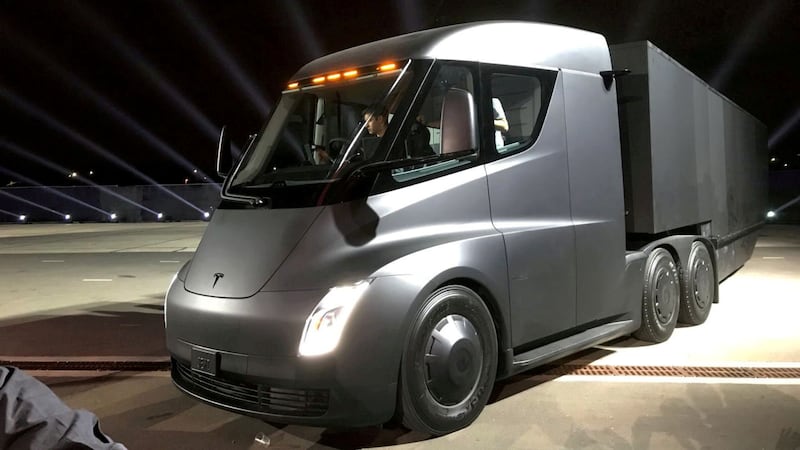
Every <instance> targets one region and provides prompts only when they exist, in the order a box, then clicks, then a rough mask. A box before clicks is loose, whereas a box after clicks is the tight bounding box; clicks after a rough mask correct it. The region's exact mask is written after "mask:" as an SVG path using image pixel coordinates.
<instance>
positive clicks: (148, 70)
mask: <svg viewBox="0 0 800 450" xmlns="http://www.w3.org/2000/svg"><path fill="white" fill-rule="evenodd" d="M74 5H75V6H76V8H74V9H73V10H74V11H77V12H78V14H79V15H81V16H82V18H83V19H84V20H85V21H86V22H89V23H90V24H91V25H92V26H93V27H94V28H95V29H96V30H97V31H98V32H100V34H102V35H103V40H104V41H105V42H108V43H109V44H111V46H113V47H114V48H115V49H116V51H117V53H120V54H122V55H123V56H124V58H125V60H126V61H127V62H128V63H130V64H133V65H134V66H135V67H136V69H137V70H139V71H140V72H141V73H142V74H144V75H145V77H146V78H147V79H149V80H150V81H151V82H152V83H153V84H155V85H156V87H158V89H159V90H160V91H161V92H162V93H163V94H164V95H165V96H167V97H168V98H169V99H170V100H171V101H172V102H173V105H175V106H177V107H179V108H180V109H181V110H182V111H183V112H184V113H185V114H186V115H188V116H189V117H191V118H192V120H193V121H194V122H195V124H196V125H198V126H199V127H200V129H201V130H202V131H203V133H205V134H206V136H208V137H209V138H211V139H212V140H213V141H214V142H216V141H217V140H218V139H219V127H217V126H215V125H213V124H212V123H211V121H210V120H209V119H208V118H207V117H206V116H205V115H203V113H201V112H200V110H199V109H198V108H197V107H196V106H195V105H194V104H192V102H190V101H189V100H188V99H187V98H186V97H185V96H184V95H183V94H181V93H180V92H179V91H178V89H177V88H175V87H174V86H173V85H172V84H171V83H170V82H169V81H167V79H166V77H164V76H163V75H162V74H161V73H160V72H159V71H158V70H156V68H155V67H153V65H152V64H150V63H149V62H148V61H147V59H146V58H145V57H144V55H142V54H141V53H140V52H139V51H138V50H136V49H135V48H133V47H131V46H130V45H128V44H127V43H125V42H124V41H123V40H122V39H121V38H120V37H119V35H118V34H117V33H116V32H114V30H112V29H111V28H110V27H109V26H108V25H107V24H106V21H105V20H103V18H102V17H100V15H99V14H97V13H96V12H94V11H93V10H91V9H90V8H89V7H88V6H87V5H86V4H85V3H75V4H74ZM237 150H238V149H237Z"/></svg>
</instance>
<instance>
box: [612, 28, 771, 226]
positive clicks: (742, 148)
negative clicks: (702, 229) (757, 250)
mask: <svg viewBox="0 0 800 450" xmlns="http://www.w3.org/2000/svg"><path fill="white" fill-rule="evenodd" d="M611 57H612V61H613V64H614V68H615V69H622V68H629V69H631V71H632V74H631V75H630V76H626V77H622V78H619V79H618V89H619V92H620V103H621V108H622V110H621V112H620V117H621V120H622V125H621V128H622V130H623V132H624V133H623V134H624V136H623V140H622V146H623V152H624V153H625V155H624V158H625V159H626V160H628V161H629V162H630V168H629V169H628V173H626V178H627V179H626V182H628V183H630V185H629V186H626V203H627V204H626V206H627V209H628V212H629V213H628V215H627V231H628V232H635V233H651V234H654V233H660V232H664V231H667V230H673V229H676V228H680V227H684V226H687V225H695V224H700V223H704V222H709V221H710V222H711V229H712V231H711V232H712V234H713V236H715V237H719V236H725V235H727V234H730V233H733V232H735V231H738V230H741V229H743V228H746V227H748V226H751V225H753V224H756V223H759V222H761V221H763V217H764V216H763V214H764V213H765V212H766V211H765V205H766V178H767V177H766V172H767V158H766V138H765V128H764V125H763V124H761V122H759V121H758V120H756V119H755V118H754V117H752V116H751V115H750V114H748V113H747V112H745V111H743V110H742V109H741V108H739V107H738V106H736V105H735V104H734V103H732V102H731V101H730V100H728V99H727V98H725V97H724V96H722V95H721V94H719V93H718V92H716V91H715V90H714V89H712V88H711V87H710V86H708V85H707V84H706V83H705V82H703V81H702V80H700V79H699V78H697V77H696V76H695V75H694V74H692V73H691V72H689V71H688V70H686V69H685V68H684V67H683V66H681V65H680V64H678V63H677V62H676V61H675V60H673V59H672V58H670V57H669V56H667V55H666V54H664V53H663V52H662V51H661V50H659V49H658V48H656V47H655V46H653V44H651V43H649V42H637V43H631V44H622V45H615V46H611Z"/></svg>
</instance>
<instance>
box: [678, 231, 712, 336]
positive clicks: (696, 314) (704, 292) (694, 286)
mask: <svg viewBox="0 0 800 450" xmlns="http://www.w3.org/2000/svg"><path fill="white" fill-rule="evenodd" d="M681 290H682V291H683V294H682V296H681V297H682V298H681V310H680V314H679V315H678V321H679V322H681V323H685V324H689V325H700V324H701V323H703V322H705V321H706V319H707V318H708V314H709V313H710V312H711V304H712V303H713V302H714V298H715V297H716V294H717V277H716V276H715V275H714V266H713V265H712V263H711V255H710V254H709V253H708V249H707V248H706V246H705V245H703V243H702V242H694V243H692V248H691V250H690V251H689V260H688V261H687V262H686V270H684V272H683V276H682V279H681Z"/></svg>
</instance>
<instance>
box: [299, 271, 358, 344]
mask: <svg viewBox="0 0 800 450" xmlns="http://www.w3.org/2000/svg"><path fill="white" fill-rule="evenodd" d="M371 281H372V280H365V281H359V282H358V283H356V284H353V285H350V286H339V287H335V288H331V290H330V291H328V293H327V294H325V297H323V298H322V300H320V302H319V304H317V307H316V308H314V311H313V312H312V313H311V315H310V316H308V319H306V326H305V329H304V330H303V337H302V338H301V339H300V356H317V355H324V354H325V353H329V352H331V351H332V350H333V349H335V348H336V346H337V345H338V344H339V338H341V337H342V331H344V326H345V325H346V324H347V319H349V318H350V314H351V313H352V312H353V308H355V306H356V303H358V300H359V299H360V298H361V296H362V295H363V294H364V291H366V290H367V287H369V283H370V282H371Z"/></svg>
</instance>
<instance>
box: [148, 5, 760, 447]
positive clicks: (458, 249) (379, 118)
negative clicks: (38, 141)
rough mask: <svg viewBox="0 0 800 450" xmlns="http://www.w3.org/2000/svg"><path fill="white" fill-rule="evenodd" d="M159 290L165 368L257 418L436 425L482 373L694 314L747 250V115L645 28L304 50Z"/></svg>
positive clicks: (752, 142) (754, 223)
mask: <svg viewBox="0 0 800 450" xmlns="http://www.w3.org/2000/svg"><path fill="white" fill-rule="evenodd" d="M230 147H231V144H230V141H229V139H228V136H227V134H226V132H225V129H224V128H223V131H222V133H221V136H220V143H219V147H218V160H217V163H218V171H219V172H220V175H222V176H224V177H225V181H224V183H223V188H222V195H221V197H222V198H221V200H220V204H219V207H218V208H217V209H216V211H215V212H214V214H213V217H212V218H211V220H210V222H209V224H208V226H207V229H206V231H205V233H204V236H203V238H202V240H201V242H200V244H199V246H198V248H197V251H196V253H195V254H194V256H193V258H192V259H191V261H189V262H188V263H187V264H186V265H185V266H183V267H182V268H181V269H180V270H179V271H178V273H177V274H176V276H175V277H174V278H173V281H172V283H171V284H170V287H169V289H168V292H167V294H166V299H165V307H164V315H165V327H166V343H167V348H168V350H169V353H170V355H171V362H172V365H171V367H172V368H171V376H172V379H173V381H174V384H175V385H176V386H177V387H178V388H180V389H181V390H182V391H184V392H185V393H186V394H188V395H190V396H192V397H194V398H196V399H199V400H201V401H203V402H206V403H208V404H211V405H214V406H217V407H220V408H224V409H227V410H229V411H234V412H237V413H241V414H245V415H250V416H255V417H258V418H261V419H263V420H266V421H270V422H279V423H296V424H307V425H314V426H367V425H373V424H381V423H385V422H388V421H391V420H399V421H401V422H402V423H403V424H404V425H405V426H407V427H408V428H410V429H414V430H418V431H421V432H424V433H428V434H430V435H442V434H446V433H449V432H452V431H454V430H457V429H460V428H463V427H466V426H467V425H469V424H470V423H471V422H472V421H474V420H475V418H476V417H477V416H478V415H479V413H480V412H481V410H482V409H483V407H484V406H485V404H486V403H487V399H488V398H489V395H490V393H491V391H492V388H493V385H494V383H495V381H496V380H500V379H503V378H507V377H509V376H512V375H514V374H517V373H520V372H523V371H526V370H529V369H531V368H534V367H537V366H541V365H543V364H546V363H549V362H553V361H556V360H558V359H559V358H563V357H565V356H567V355H569V354H572V353H575V352H577V351H580V350H583V349H586V348H589V347H591V346H594V345H597V344H599V343H602V342H607V341H610V340H613V339H616V338H620V337H623V336H627V335H633V336H634V337H636V338H638V339H642V340H646V341H651V342H662V341H664V340H666V339H668V338H669V337H670V335H671V334H672V332H673V330H674V328H675V326H676V323H677V322H679V321H680V322H683V323H687V324H693V325H696V324H700V323H702V322H704V321H705V320H706V318H707V317H708V314H709V312H710V309H711V307H712V304H713V303H715V302H716V301H717V300H718V296H719V291H718V286H719V282H720V281H721V280H723V279H725V278H726V277H727V276H729V275H730V274H731V273H733V272H734V271H736V270H737V269H738V268H740V267H741V266H742V265H743V264H744V263H745V261H747V259H748V258H749V257H750V255H751V254H752V251H753V248H754V245H755V240H756V237H757V233H756V231H757V229H758V227H759V226H760V225H761V224H762V223H763V217H764V213H765V203H766V189H767V187H766V186H767V184H766V174H767V158H766V134H765V129H764V126H763V125H762V124H761V123H760V122H759V121H758V120H756V119H755V118H754V117H752V116H751V115H750V114H748V113H747V112H745V111H744V110H742V109H741V108H739V107H738V106H736V105H735V104H734V103H732V102H731V101H730V100H728V99H727V98H725V97H724V96H722V95H721V94H720V93H719V92H717V91H715V90H714V89H712V88H711V87H710V86H709V85H707V84H706V83H705V82H703V81H702V80H701V79H699V78H698V77H697V76H695V75H693V74H692V73H690V72H689V71H688V70H687V69H686V68H684V67H683V66H681V65H680V64H678V63H677V62H676V61H675V60H673V59H672V58H670V57H669V56H668V55H666V54H665V53H664V52H662V51H661V50H659V49H658V48H657V47H655V46H654V45H653V44H651V43H649V42H638V43H630V44H623V45H618V46H610V47H609V45H608V44H607V42H606V39H605V38H604V37H603V36H602V35H600V34H597V33H593V32H589V31H583V30H577V29H572V28H568V27H563V26H557V25H550V24H542V23H532V22H522V21H492V22H478V23H469V24H460V25H453V26H447V27H442V28H436V29H430V30H425V31H420V32H415V33H411V34H406V35H402V36H397V37H393V38H389V39H385V40H381V41H377V42H373V43H368V44H365V45H361V46H358V47H354V48H351V49H347V50H343V51H340V52H337V53H333V54H331V55H328V56H324V57H322V58H319V59H317V60H314V61H312V62H310V63H308V64H307V65H305V66H304V67H303V68H301V69H300V70H299V71H298V72H297V73H296V74H295V75H294V77H292V79H291V80H290V81H289V83H287V85H286V87H285V89H284V90H283V94H282V96H281V99H280V101H279V102H278V104H277V105H276V107H275V109H274V111H273V113H272V115H271V118H270V119H269V120H268V121H267V123H266V125H265V126H264V128H263V129H262V130H261V131H260V132H259V133H258V134H257V135H254V137H253V138H252V139H251V142H250V143H249V144H248V145H247V146H246V148H245V151H244V153H243V154H242V156H241V157H240V158H239V159H238V161H236V162H235V163H234V162H233V158H232V156H231V154H230Z"/></svg>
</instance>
